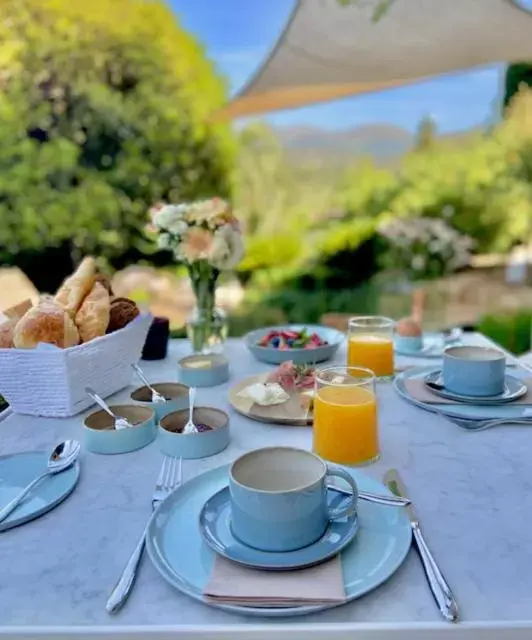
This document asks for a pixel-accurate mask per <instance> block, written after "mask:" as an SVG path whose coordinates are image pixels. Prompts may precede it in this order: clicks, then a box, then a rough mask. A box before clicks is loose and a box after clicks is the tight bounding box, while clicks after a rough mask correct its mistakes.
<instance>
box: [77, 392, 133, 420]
mask: <svg viewBox="0 0 532 640" xmlns="http://www.w3.org/2000/svg"><path fill="white" fill-rule="evenodd" d="M85 393H86V394H87V395H89V396H90V397H91V398H92V399H93V400H94V402H96V403H97V404H99V405H100V407H101V408H102V409H103V410H104V411H105V412H106V413H108V414H109V415H110V416H111V418H113V420H114V421H115V429H116V430H117V431H118V430H119V429H127V428H128V427H132V426H133V425H132V424H131V423H130V422H129V420H128V419H127V418H121V417H120V416H117V415H116V414H115V413H113V412H112V411H111V409H109V406H108V405H107V403H106V402H105V400H104V399H103V398H101V397H100V396H99V395H98V394H97V393H96V391H94V389H92V388H91V387H85Z"/></svg>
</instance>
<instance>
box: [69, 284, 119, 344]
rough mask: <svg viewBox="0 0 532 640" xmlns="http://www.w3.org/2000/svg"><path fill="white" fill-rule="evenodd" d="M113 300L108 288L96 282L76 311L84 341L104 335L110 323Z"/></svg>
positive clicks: (77, 323) (77, 321)
mask: <svg viewBox="0 0 532 640" xmlns="http://www.w3.org/2000/svg"><path fill="white" fill-rule="evenodd" d="M110 307H111V302H110V299H109V294H108V293H107V289H106V288H105V287H104V286H103V284H100V283H99V282H96V283H95V284H94V286H93V287H92V289H91V291H90V293H89V294H88V295H87V297H86V298H85V300H83V303H82V305H81V307H80V309H79V311H78V312H77V313H76V317H75V320H74V321H75V323H76V326H77V327H78V331H79V335H80V338H81V341H82V342H88V341H89V340H93V339H94V338H98V337H99V336H103V335H104V334H105V332H106V330H107V325H108V324H109V310H110Z"/></svg>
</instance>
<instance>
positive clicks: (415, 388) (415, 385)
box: [404, 378, 532, 405]
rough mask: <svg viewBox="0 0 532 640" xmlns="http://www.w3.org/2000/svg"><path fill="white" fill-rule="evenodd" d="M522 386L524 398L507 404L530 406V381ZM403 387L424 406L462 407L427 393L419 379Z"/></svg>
mask: <svg viewBox="0 0 532 640" xmlns="http://www.w3.org/2000/svg"><path fill="white" fill-rule="evenodd" d="M523 382H524V384H526V386H527V389H528V391H527V392H526V393H525V395H524V396H521V398H518V399H517V400H514V401H513V402H509V403H508V404H512V405H514V404H530V405H532V379H530V378H527V379H526V380H523ZM404 385H405V387H406V390H407V391H408V393H409V394H410V395H411V396H412V398H414V400H419V401H420V402H424V403H425V404H459V405H463V404H464V403H463V402H458V401H457V400H449V399H448V398H442V397H441V396H437V395H436V394H435V393H432V391H429V389H427V387H426V386H425V383H424V381H423V380H422V379H421V378H417V379H414V378H410V379H409V380H405V381H404ZM478 404H479V405H482V399H481V398H479V399H478Z"/></svg>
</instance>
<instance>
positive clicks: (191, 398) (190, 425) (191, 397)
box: [183, 387, 198, 433]
mask: <svg viewBox="0 0 532 640" xmlns="http://www.w3.org/2000/svg"><path fill="white" fill-rule="evenodd" d="M195 400H196V388H195V387H190V388H189V390H188V422H187V423H186V425H185V426H184V427H183V433H198V428H197V427H196V425H195V424H194V420H193V415H194V402H195Z"/></svg>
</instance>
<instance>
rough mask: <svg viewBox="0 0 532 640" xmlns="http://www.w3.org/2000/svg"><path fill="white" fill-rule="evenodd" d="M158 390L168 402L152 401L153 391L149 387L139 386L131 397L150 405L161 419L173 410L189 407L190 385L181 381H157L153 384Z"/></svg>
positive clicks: (156, 416)
mask: <svg viewBox="0 0 532 640" xmlns="http://www.w3.org/2000/svg"><path fill="white" fill-rule="evenodd" d="M151 386H152V387H153V388H154V389H155V391H158V392H159V393H160V394H161V395H162V396H163V397H164V398H166V402H152V401H151V396H152V393H151V391H150V390H149V389H148V387H139V388H138V389H135V391H133V392H132V393H131V396H130V397H131V399H132V400H133V401H135V402H139V403H141V404H142V405H143V406H144V407H149V408H150V409H153V411H154V412H155V420H156V421H157V422H159V420H160V419H161V418H162V417H163V416H165V415H166V414H168V413H171V412H172V411H177V410H178V409H187V408H188V387H186V386H185V385H184V384H179V382H155V383H154V384H152V385H151Z"/></svg>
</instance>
